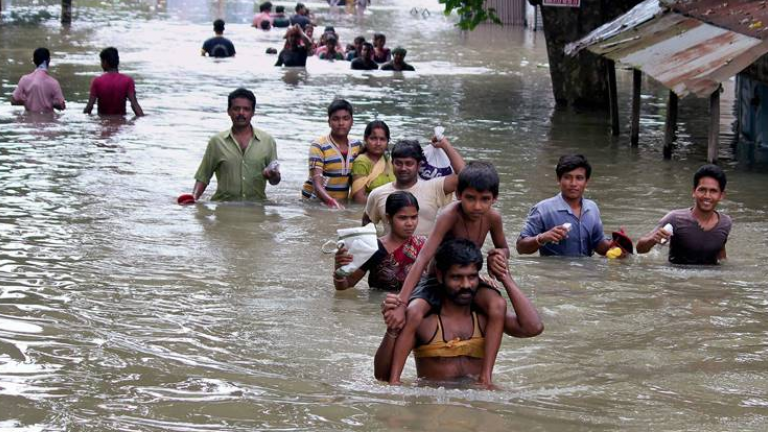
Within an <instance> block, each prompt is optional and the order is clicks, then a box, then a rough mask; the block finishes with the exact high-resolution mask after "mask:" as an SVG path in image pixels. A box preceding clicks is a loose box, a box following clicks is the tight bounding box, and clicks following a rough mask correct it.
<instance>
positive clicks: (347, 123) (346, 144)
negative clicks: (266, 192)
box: [301, 99, 363, 208]
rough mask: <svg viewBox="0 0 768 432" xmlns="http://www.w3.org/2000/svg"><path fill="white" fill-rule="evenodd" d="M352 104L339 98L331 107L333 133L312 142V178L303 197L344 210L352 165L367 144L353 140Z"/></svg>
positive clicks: (308, 181)
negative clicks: (350, 135) (351, 137)
mask: <svg viewBox="0 0 768 432" xmlns="http://www.w3.org/2000/svg"><path fill="white" fill-rule="evenodd" d="M353 114H354V113H353V110H352V104H350V103H349V102H347V101H346V100H344V99H336V100H334V101H333V102H331V104H330V105H329V106H328V126H330V128H331V131H330V133H329V134H328V135H324V136H321V137H319V138H317V139H316V140H314V141H312V144H310V146H309V179H307V181H306V182H305V183H304V187H303V188H302V190H301V196H302V197H303V198H304V199H306V200H319V201H320V202H322V203H323V204H325V205H327V206H328V207H330V208H344V203H346V201H347V198H349V186H350V174H351V173H352V164H353V163H354V162H355V158H356V157H357V154H358V153H360V149H361V148H362V146H363V143H362V142H361V141H360V140H356V139H350V138H349V131H350V130H351V129H352V122H353V119H352V115H353Z"/></svg>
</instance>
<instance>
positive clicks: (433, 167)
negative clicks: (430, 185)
mask: <svg viewBox="0 0 768 432" xmlns="http://www.w3.org/2000/svg"><path fill="white" fill-rule="evenodd" d="M443 132H445V128H443V127H442V126H438V127H436V128H435V138H437V139H438V140H441V139H443ZM451 174H453V168H451V160H450V159H448V155H447V154H445V150H443V149H439V148H436V147H435V146H433V145H432V144H428V145H427V146H426V147H424V162H423V163H422V164H421V166H420V167H419V177H421V178H422V179H424V180H431V179H434V178H438V177H445V176H449V175H451Z"/></svg>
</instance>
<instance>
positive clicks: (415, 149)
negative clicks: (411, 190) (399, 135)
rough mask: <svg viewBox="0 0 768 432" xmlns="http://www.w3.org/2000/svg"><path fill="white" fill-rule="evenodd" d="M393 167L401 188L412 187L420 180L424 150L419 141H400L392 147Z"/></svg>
mask: <svg viewBox="0 0 768 432" xmlns="http://www.w3.org/2000/svg"><path fill="white" fill-rule="evenodd" d="M391 155H392V167H393V168H394V172H395V181H396V183H397V184H398V185H399V186H404V187H410V186H412V185H414V184H415V183H416V181H417V180H418V178H419V166H421V162H422V161H423V160H424V150H423V149H422V148H421V144H419V142H418V141H417V140H399V141H397V142H396V143H395V145H394V146H393V147H392V152H391Z"/></svg>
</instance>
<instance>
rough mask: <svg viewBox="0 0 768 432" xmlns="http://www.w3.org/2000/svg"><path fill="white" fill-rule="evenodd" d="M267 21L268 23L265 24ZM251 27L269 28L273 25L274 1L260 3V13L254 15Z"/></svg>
mask: <svg viewBox="0 0 768 432" xmlns="http://www.w3.org/2000/svg"><path fill="white" fill-rule="evenodd" d="M265 21H266V23H267V24H264V22H265ZM251 27H256V28H257V29H264V30H269V29H270V28H271V27H272V2H264V3H262V4H260V5H259V13H257V14H256V15H254V16H253V21H252V22H251Z"/></svg>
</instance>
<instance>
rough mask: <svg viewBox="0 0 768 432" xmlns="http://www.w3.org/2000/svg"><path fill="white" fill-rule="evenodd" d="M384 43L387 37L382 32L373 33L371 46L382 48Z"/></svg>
mask: <svg viewBox="0 0 768 432" xmlns="http://www.w3.org/2000/svg"><path fill="white" fill-rule="evenodd" d="M386 43H387V37H386V36H385V35H384V33H374V34H373V46H375V47H376V48H383V47H384V45H385V44H386Z"/></svg>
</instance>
